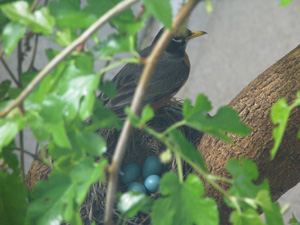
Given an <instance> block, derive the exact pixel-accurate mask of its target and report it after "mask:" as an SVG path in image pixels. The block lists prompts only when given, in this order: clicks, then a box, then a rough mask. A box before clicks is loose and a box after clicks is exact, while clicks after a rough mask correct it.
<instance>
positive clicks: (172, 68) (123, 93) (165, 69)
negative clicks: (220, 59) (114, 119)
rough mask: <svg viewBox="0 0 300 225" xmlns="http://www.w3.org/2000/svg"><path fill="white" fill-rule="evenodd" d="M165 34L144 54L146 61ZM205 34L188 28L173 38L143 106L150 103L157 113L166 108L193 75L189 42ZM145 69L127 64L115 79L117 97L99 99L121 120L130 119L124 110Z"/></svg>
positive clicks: (163, 53)
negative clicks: (161, 108)
mask: <svg viewBox="0 0 300 225" xmlns="http://www.w3.org/2000/svg"><path fill="white" fill-rule="evenodd" d="M162 33H163V28H162V29H161V30H160V31H159V32H158V34H157V35H156V36H155V38H154V40H153V42H152V44H151V45H150V46H149V47H147V48H145V49H144V50H142V51H141V52H140V56H141V57H142V58H146V57H147V56H148V55H150V53H151V51H152V49H153V48H154V46H155V44H156V42H157V41H158V39H159V37H160V36H161V34H162ZM204 34H206V32H204V31H190V30H189V29H184V30H183V31H181V32H178V33H177V34H176V35H175V36H174V37H173V39H172V40H171V41H170V43H169V45H168V46H167V48H166V49H165V50H164V51H163V52H162V54H161V56H160V58H159V59H158V61H157V64H156V67H155V69H154V72H153V75H152V77H151V79H150V81H149V84H148V88H147V90H146V94H145V96H144V99H143V102H142V107H144V106H145V105H146V104H149V105H151V107H152V108H153V109H154V110H156V109H158V108H160V107H161V106H163V105H165V104H166V103H167V102H168V101H169V100H170V99H171V98H172V97H173V96H174V95H175V94H176V93H177V92H178V91H179V90H180V88H181V87H182V86H183V85H184V84H185V82H186V81H187V79H188V76H189V72H190V61H189V57H188V55H187V54H186V51H185V49H186V45H187V43H188V41H189V40H191V39H193V38H195V37H199V36H201V35H204ZM143 68H144V65H143V64H135V63H128V64H126V65H125V66H124V67H123V68H122V69H121V70H120V71H119V72H118V74H117V75H116V76H115V77H114V78H113V79H112V82H113V83H114V84H115V86H116V89H117V95H116V96H115V98H113V99H110V98H108V97H107V96H106V95H105V94H103V93H101V94H100V95H99V99H101V100H102V101H103V102H104V105H105V106H106V107H108V108H110V109H111V110H112V111H113V112H115V114H116V115H117V116H118V117H119V118H121V119H125V117H126V114H125V112H124V108H125V107H126V106H130V104H131V102H132V99H133V95H134V91H135V88H136V87H137V84H138V81H139V79H140V76H141V74H142V71H143Z"/></svg>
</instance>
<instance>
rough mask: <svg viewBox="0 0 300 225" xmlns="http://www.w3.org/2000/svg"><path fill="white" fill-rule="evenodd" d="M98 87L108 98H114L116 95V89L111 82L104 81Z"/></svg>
mask: <svg viewBox="0 0 300 225" xmlns="http://www.w3.org/2000/svg"><path fill="white" fill-rule="evenodd" d="M99 88H100V90H101V91H102V92H104V93H105V95H106V96H107V97H109V98H114V97H115V96H116V95H117V89H116V86H115V84H114V83H113V82H111V81H106V82H104V83H101V84H100V85H99Z"/></svg>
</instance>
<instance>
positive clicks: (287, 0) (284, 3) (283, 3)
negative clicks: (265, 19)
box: [279, 0, 292, 6]
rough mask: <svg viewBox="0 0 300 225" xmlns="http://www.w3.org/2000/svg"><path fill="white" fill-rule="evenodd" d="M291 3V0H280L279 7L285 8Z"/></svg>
mask: <svg viewBox="0 0 300 225" xmlns="http://www.w3.org/2000/svg"><path fill="white" fill-rule="evenodd" d="M291 2H292V0H281V2H280V4H279V5H280V6H286V5H288V4H290V3H291Z"/></svg>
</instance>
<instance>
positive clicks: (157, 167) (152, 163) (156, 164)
mask: <svg viewBox="0 0 300 225" xmlns="http://www.w3.org/2000/svg"><path fill="white" fill-rule="evenodd" d="M162 169H163V165H162V164H161V163H160V161H159V158H158V156H157V155H152V156H149V157H148V158H147V159H146V160H145V163H144V166H143V177H144V178H146V177H148V176H150V175H153V174H155V175H160V174H161V172H162Z"/></svg>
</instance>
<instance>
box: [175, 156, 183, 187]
mask: <svg viewBox="0 0 300 225" xmlns="http://www.w3.org/2000/svg"><path fill="white" fill-rule="evenodd" d="M175 156H176V163H177V172H178V179H179V182H180V183H181V184H182V183H183V172H182V161H181V158H180V155H179V154H178V153H175Z"/></svg>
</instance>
